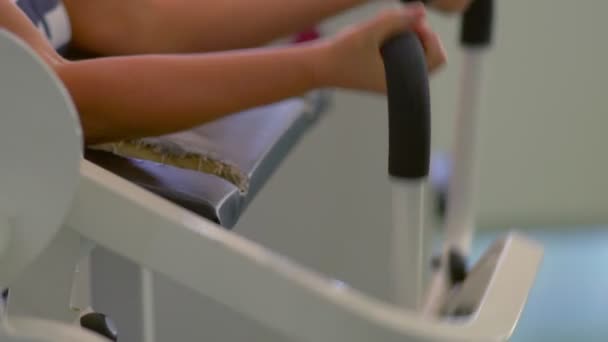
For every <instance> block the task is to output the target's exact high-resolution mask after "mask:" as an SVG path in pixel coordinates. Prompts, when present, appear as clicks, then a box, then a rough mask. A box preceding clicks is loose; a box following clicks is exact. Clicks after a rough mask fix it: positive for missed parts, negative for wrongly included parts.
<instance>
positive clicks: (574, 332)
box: [476, 226, 608, 342]
mask: <svg viewBox="0 0 608 342" xmlns="http://www.w3.org/2000/svg"><path fill="white" fill-rule="evenodd" d="M502 233H503V232H500V231H487V232H486V231H484V232H480V234H479V238H478V240H477V242H476V250H477V251H476V252H477V254H479V253H481V251H482V250H483V249H485V247H486V246H488V245H489V244H490V243H491V241H492V240H493V239H494V238H496V237H498V236H500V235H501V234H502ZM525 234H526V235H527V236H529V237H530V238H532V239H534V240H536V241H538V242H540V243H541V244H543V246H544V248H545V257H544V261H543V264H542V268H541V270H540V273H539V275H538V278H537V282H536V285H535V287H534V289H533V291H532V293H531V295H530V298H529V302H528V305H527V307H526V309H525V311H524V313H523V315H522V318H521V322H520V324H519V327H518V328H517V330H516V331H515V335H514V337H513V339H512V341H514V342H520V341H526V342H528V341H552V342H558V341H564V342H566V341H568V342H570V341H584V342H596V341H597V342H600V341H601V342H604V341H608V227H602V226H598V227H580V228H579V227H576V228H574V227H573V228H570V229H555V228H551V229H531V230H528V229H526V231H525Z"/></svg>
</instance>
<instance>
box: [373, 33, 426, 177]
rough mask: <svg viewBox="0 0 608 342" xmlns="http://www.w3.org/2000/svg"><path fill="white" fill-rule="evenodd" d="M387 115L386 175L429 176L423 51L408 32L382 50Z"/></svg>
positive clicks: (395, 38) (387, 43) (385, 45)
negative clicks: (387, 160)
mask: <svg viewBox="0 0 608 342" xmlns="http://www.w3.org/2000/svg"><path fill="white" fill-rule="evenodd" d="M381 52H382V57H383V59H384V67H385V71H386V82H387V88H388V112H389V167H388V169H389V174H390V175H391V176H393V177H397V178H408V179H419V178H424V177H426V176H427V175H428V173H429V160H430V140H431V139H430V138H431V136H430V135H431V127H430V112H431V105H430V95H429V80H428V73H427V65H426V59H425V54H424V49H423V48H422V44H421V43H420V40H419V39H418V37H417V36H416V35H415V34H414V33H411V32H408V33H405V34H402V35H399V36H396V37H394V38H392V39H390V40H389V41H387V42H386V43H385V44H384V45H383V46H382V49H381Z"/></svg>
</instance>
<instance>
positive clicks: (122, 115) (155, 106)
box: [0, 0, 445, 144]
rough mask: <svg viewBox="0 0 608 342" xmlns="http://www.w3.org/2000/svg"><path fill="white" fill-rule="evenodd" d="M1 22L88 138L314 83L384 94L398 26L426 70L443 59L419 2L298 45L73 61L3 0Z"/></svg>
mask: <svg viewBox="0 0 608 342" xmlns="http://www.w3.org/2000/svg"><path fill="white" fill-rule="evenodd" d="M82 1H84V0H82ZM104 1H110V0H104ZM134 1H135V0H134ZM269 1H270V0H269ZM294 1H295V0H294ZM0 27H3V28H5V29H8V30H9V31H11V32H13V33H15V34H16V35H18V36H19V37H20V38H21V39H23V40H24V41H25V42H26V43H28V44H29V45H30V46H31V47H32V48H33V49H34V50H35V51H36V52H37V53H39V55H40V56H42V57H43V58H44V60H45V61H46V62H47V63H48V64H49V65H50V66H51V67H52V68H53V69H54V70H55V72H56V73H57V75H58V76H59V78H60V79H61V80H62V81H63V83H64V84H65V86H66V88H67V89H68V91H69V93H70V95H71V96H72V98H73V100H74V102H75V104H76V106H77V108H78V111H79V113H80V117H81V122H82V125H83V129H84V133H85V139H86V143H87V144H94V143H101V142H107V141H116V140H120V139H127V138H137V137H144V136H153V135H160V134H167V133H171V132H175V131H179V130H183V129H188V128H191V127H194V126H197V125H200V124H202V123H205V122H208V121H211V120H214V119H217V118H219V117H221V116H224V115H228V114H230V113H233V112H236V111H239V110H243V109H247V108H251V107H255V106H259V105H264V104H268V103H272V102H275V101H278V100H281V99H284V98H288V97H292V96H297V95H300V94H302V93H304V92H307V91H310V90H312V89H316V88H322V87H339V88H346V89H353V90H362V91H373V92H378V93H382V92H383V91H384V90H385V89H384V87H385V86H384V84H385V80H384V72H383V67H382V60H381V57H380V53H379V48H380V46H381V45H382V43H383V42H384V41H386V40H387V39H388V38H390V37H391V36H393V35H395V34H398V33H401V32H405V31H414V32H416V33H417V34H418V36H419V37H420V39H421V41H422V42H423V45H424V47H425V50H426V55H427V64H428V65H429V69H430V71H434V70H436V69H437V68H438V67H440V66H441V65H442V64H443V63H444V62H445V53H444V50H443V48H442V45H441V42H440V40H439V38H438V37H437V35H436V34H435V33H434V32H433V31H432V30H431V29H430V28H429V26H428V24H427V22H426V17H425V9H424V8H423V7H422V6H420V5H419V4H412V5H408V6H403V7H401V8H394V9H391V10H386V11H385V12H383V13H381V14H379V15H378V16H376V17H375V18H373V19H371V20H369V21H367V22H363V23H361V24H357V25H354V26H351V27H349V28H347V29H345V30H344V31H342V32H341V33H340V34H338V35H336V36H334V37H330V38H327V39H324V40H319V41H316V42H312V43H308V44H302V45H298V46H292V47H286V48H259V49H248V50H240V51H229V52H214V53H198V54H187V55H183V54H182V55H179V54H170V53H165V54H160V53H157V54H139V55H134V56H114V57H103V58H96V59H91V60H85V61H76V62H71V61H67V60H65V59H63V58H62V57H61V56H59V55H58V54H57V53H56V52H55V51H54V50H53V48H52V47H51V46H50V45H49V43H48V42H47V41H46V40H45V38H44V37H42V36H41V33H40V32H39V31H38V30H37V29H36V28H35V27H34V26H33V25H32V24H31V23H30V21H29V20H28V19H27V18H26V17H25V15H24V14H23V13H22V12H21V11H20V10H19V9H18V8H17V7H16V6H15V5H14V4H13V3H12V2H11V1H9V0H0ZM345 61H346V62H345ZM260 80H264V82H260Z"/></svg>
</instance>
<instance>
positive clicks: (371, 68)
mask: <svg viewBox="0 0 608 342" xmlns="http://www.w3.org/2000/svg"><path fill="white" fill-rule="evenodd" d="M406 31H413V32H415V33H416V34H417V35H418V37H419V38H420V41H421V42H422V45H423V47H424V50H425V54H426V62H427V65H428V67H429V71H430V72H433V71H435V70H437V69H438V68H439V67H440V66H442V65H443V64H444V63H445V62H446V54H445V50H444V49H443V46H442V44H441V41H440V39H439V37H438V35H437V34H436V33H435V32H433V31H432V30H431V29H430V27H429V25H428V23H427V21H426V14H425V9H424V7H423V6H422V5H420V4H417V3H416V4H410V5H403V6H400V7H398V8H393V9H387V10H384V11H383V12H382V13H380V14H379V15H377V16H376V17H375V18H373V19H372V20H369V21H367V22H364V23H362V24H359V25H354V26H352V27H350V28H347V29H345V30H344V31H342V32H340V33H339V34H338V35H336V36H334V37H332V38H329V39H327V40H325V41H323V42H321V43H320V44H321V50H320V51H321V53H320V54H319V55H318V63H317V68H316V77H317V79H318V83H320V84H322V85H324V86H329V87H339V88H348V89H357V90H364V91H374V92H385V91H386V78H385V74H384V64H383V61H382V56H381V53H380V49H381V47H382V45H383V43H384V42H386V41H387V40H388V39H390V38H391V37H393V36H395V35H397V34H400V33H403V32H406Z"/></svg>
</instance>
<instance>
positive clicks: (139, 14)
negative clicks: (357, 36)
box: [64, 0, 369, 54]
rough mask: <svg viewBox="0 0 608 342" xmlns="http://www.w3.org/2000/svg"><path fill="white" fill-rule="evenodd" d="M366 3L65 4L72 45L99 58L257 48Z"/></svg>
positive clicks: (198, 0) (116, 0) (206, 0)
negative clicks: (99, 55)
mask: <svg viewBox="0 0 608 342" xmlns="http://www.w3.org/2000/svg"><path fill="white" fill-rule="evenodd" d="M368 1H369V0H128V1H124V0H64V3H65V6H66V8H67V10H68V13H69V14H70V20H71V24H72V30H73V39H74V43H75V45H76V46H78V47H80V48H83V49H85V50H89V51H92V52H95V53H100V54H140V53H162V52H180V53H187V52H202V51H218V50H230V49H240V48H248V47H254V46H259V45H262V44H265V43H267V42H270V41H272V40H274V39H277V38H280V37H284V36H286V35H289V34H292V33H294V32H297V31H299V30H303V29H306V28H308V27H310V26H312V25H314V24H316V23H318V22H319V21H321V20H323V19H325V18H327V17H330V16H333V15H336V14H338V13H339V12H341V11H344V10H347V9H349V8H353V7H355V6H357V5H360V4H363V3H365V2H368Z"/></svg>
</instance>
